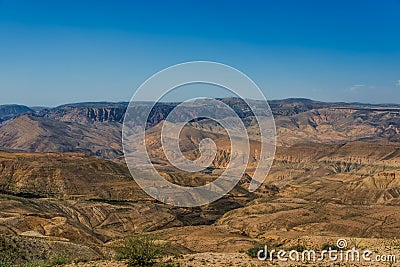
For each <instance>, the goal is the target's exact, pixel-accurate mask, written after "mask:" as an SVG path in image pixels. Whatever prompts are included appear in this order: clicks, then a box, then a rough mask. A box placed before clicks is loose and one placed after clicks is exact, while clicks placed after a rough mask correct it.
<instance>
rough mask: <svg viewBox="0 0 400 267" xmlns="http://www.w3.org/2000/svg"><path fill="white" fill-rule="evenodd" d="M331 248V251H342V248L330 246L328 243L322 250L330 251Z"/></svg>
mask: <svg viewBox="0 0 400 267" xmlns="http://www.w3.org/2000/svg"><path fill="white" fill-rule="evenodd" d="M329 248H330V249H331V250H337V251H339V250H340V248H339V247H338V246H337V245H332V244H328V243H324V244H322V247H321V250H327V251H329Z"/></svg>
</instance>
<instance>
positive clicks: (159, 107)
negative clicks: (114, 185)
mask: <svg viewBox="0 0 400 267" xmlns="http://www.w3.org/2000/svg"><path fill="white" fill-rule="evenodd" d="M222 101H223V102H225V103H226V104H228V105H229V106H231V107H232V108H233V109H234V110H235V111H236V113H237V114H238V115H239V116H240V117H241V118H243V119H244V120H245V124H246V126H247V128H248V132H249V135H250V136H251V135H253V134H254V135H256V134H257V127H254V126H255V125H254V121H253V120H251V117H252V116H253V113H252V112H251V111H250V110H249V108H248V106H247V105H246V104H245V102H244V101H243V100H240V99H237V98H225V99H222ZM251 103H252V105H254V107H255V108H256V109H257V108H258V107H259V105H258V102H257V101H255V100H251ZM150 104H151V103H146V102H143V105H150ZM177 104H178V103H157V104H156V105H155V107H154V109H153V111H152V112H151V114H150V117H149V119H148V121H149V125H150V126H151V127H152V126H155V125H157V124H158V123H160V122H162V121H163V120H164V119H165V118H166V116H167V115H168V114H169V112H170V111H171V110H172V109H174V107H175V106H176V105H177ZM269 104H270V107H271V109H272V112H273V114H274V117H275V122H276V126H277V134H278V145H280V146H290V145H293V144H296V143H302V142H312V143H345V142H348V141H391V142H398V141H400V135H399V133H400V105H389V104H382V105H376V104H361V103H326V102H320V101H313V100H309V99H297V98H292V99H285V100H274V101H270V102H269ZM127 105H128V103H127V102H120V103H109V102H90V103H76V104H67V105H62V106H59V107H55V108H35V109H33V108H29V107H26V106H20V105H3V106H0V121H1V124H0V125H1V126H0V148H2V149H5V150H11V151H22V152H80V153H85V154H87V155H90V156H98V157H101V158H105V159H114V160H118V159H119V158H120V157H121V156H122V154H123V153H122V148H121V143H120V142H121V128H122V122H123V120H124V115H125V111H126V108H127ZM260 108H261V106H260ZM138 112H140V108H138ZM190 126H191V127H193V128H196V129H198V130H200V131H209V132H210V131H211V132H214V133H223V129H220V127H219V126H218V125H217V124H215V123H214V122H213V121H211V120H203V121H201V122H196V123H192V124H191V125H190Z"/></svg>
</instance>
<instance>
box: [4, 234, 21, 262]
mask: <svg viewBox="0 0 400 267" xmlns="http://www.w3.org/2000/svg"><path fill="white" fill-rule="evenodd" d="M17 259H18V251H17V249H16V247H15V246H14V245H13V244H12V243H11V242H10V241H9V240H7V239H6V238H5V237H4V236H0V267H9V266H13V265H14V263H15V262H16V260H17Z"/></svg>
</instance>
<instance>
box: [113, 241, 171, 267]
mask: <svg viewBox="0 0 400 267" xmlns="http://www.w3.org/2000/svg"><path fill="white" fill-rule="evenodd" d="M164 250H165V249H164V246H163V245H161V244H159V243H157V242H156V239H155V237H154V236H151V235H143V234H135V235H133V236H129V237H126V238H125V239H124V240H123V242H122V244H121V245H120V246H119V247H118V248H117V260H126V261H127V264H128V266H151V265H154V263H155V260H156V259H158V258H160V257H162V256H163V254H164Z"/></svg>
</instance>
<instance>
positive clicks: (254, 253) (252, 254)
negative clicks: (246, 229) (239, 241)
mask: <svg viewBox="0 0 400 267" xmlns="http://www.w3.org/2000/svg"><path fill="white" fill-rule="evenodd" d="M264 249H265V248H264V247H253V248H249V249H248V250H247V252H246V254H247V255H249V256H250V257H252V258H257V254H258V252H259V251H260V250H263V251H264ZM267 254H268V253H267ZM268 256H269V255H267V257H268Z"/></svg>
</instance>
